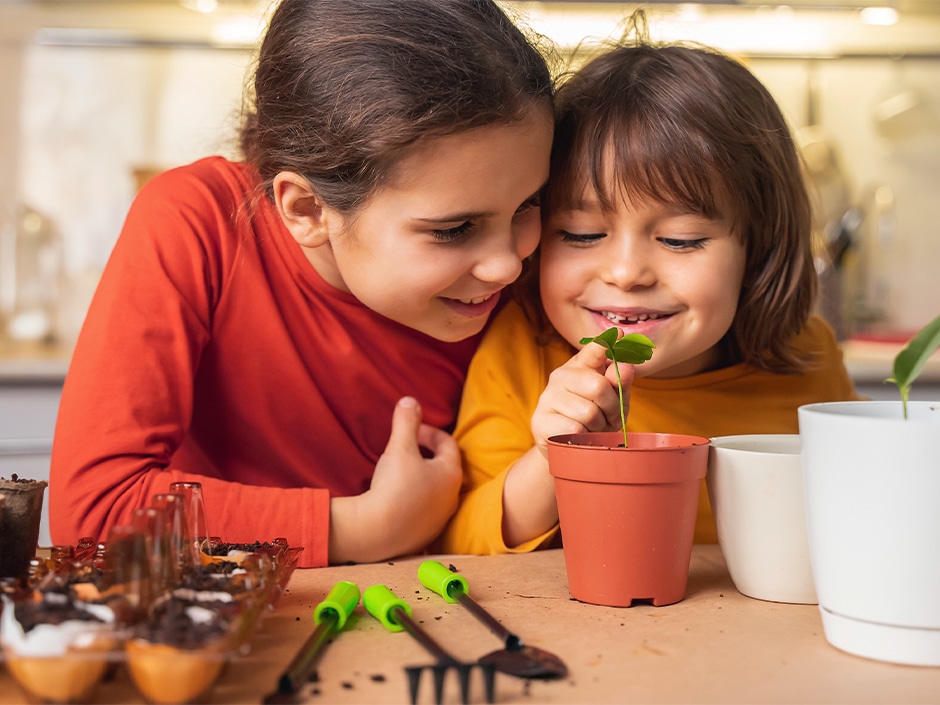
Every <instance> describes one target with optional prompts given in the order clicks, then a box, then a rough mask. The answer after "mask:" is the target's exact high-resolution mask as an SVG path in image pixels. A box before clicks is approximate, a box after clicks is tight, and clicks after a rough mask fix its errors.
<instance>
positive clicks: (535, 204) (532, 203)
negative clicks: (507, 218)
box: [516, 195, 542, 215]
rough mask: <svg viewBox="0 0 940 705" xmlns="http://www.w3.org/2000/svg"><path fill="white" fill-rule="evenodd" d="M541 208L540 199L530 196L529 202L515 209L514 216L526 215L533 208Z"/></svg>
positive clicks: (536, 196)
mask: <svg viewBox="0 0 940 705" xmlns="http://www.w3.org/2000/svg"><path fill="white" fill-rule="evenodd" d="M541 206H542V197H541V196H540V195H535V196H532V198H530V199H529V200H527V201H526V202H525V203H523V204H522V205H521V206H519V207H518V208H517V209H516V215H522V214H523V213H528V212H529V211H530V210H532V209H534V208H541Z"/></svg>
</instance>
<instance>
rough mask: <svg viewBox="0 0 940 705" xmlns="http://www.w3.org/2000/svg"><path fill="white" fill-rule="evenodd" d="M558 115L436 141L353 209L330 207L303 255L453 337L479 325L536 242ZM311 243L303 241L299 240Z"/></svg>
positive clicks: (381, 303)
mask: <svg viewBox="0 0 940 705" xmlns="http://www.w3.org/2000/svg"><path fill="white" fill-rule="evenodd" d="M551 141H552V116H551V112H550V110H548V109H545V108H542V106H539V107H538V108H534V109H533V110H532V111H530V113H529V115H528V116H527V117H526V118H525V119H524V120H520V121H518V122H513V123H508V124H499V125H491V126H486V127H481V128H478V129H475V130H472V131H470V132H465V133H458V134H454V135H448V136H445V137H435V138H430V139H428V141H427V142H425V143H424V144H422V145H419V146H418V147H417V148H416V149H415V150H414V151H412V152H411V153H410V154H409V155H408V156H406V157H405V158H404V159H403V160H402V162H401V163H400V164H399V165H398V166H397V167H396V169H395V172H394V174H395V176H394V178H393V180H392V181H391V182H390V183H389V184H387V185H386V186H384V187H383V188H381V189H380V190H379V191H378V192H376V193H375V194H373V195H372V197H370V198H369V200H368V201H367V202H366V203H365V205H364V206H363V207H362V208H360V209H359V210H358V211H357V212H356V213H355V214H353V215H352V216H347V215H344V214H341V213H338V212H336V211H333V210H330V209H329V208H328V207H324V208H323V209H322V216H320V218H321V226H322V230H321V232H322V233H323V236H322V237H321V238H320V239H318V240H317V241H316V244H315V246H307V247H305V248H304V252H305V254H306V255H307V258H308V259H309V260H310V262H311V263H312V264H313V266H314V268H315V269H316V270H317V272H318V273H319V274H320V276H322V277H323V278H324V279H325V280H326V281H327V282H329V283H330V284H332V285H333V286H334V287H336V288H337V289H339V290H341V291H346V292H349V293H351V294H353V295H354V296H355V297H356V298H357V299H359V300H360V301H361V302H362V303H363V304H365V305H366V306H368V307H369V308H371V309H372V310H374V311H377V312H378V313H381V314H382V315H384V316H386V317H387V318H390V319H392V320H394V321H397V322H398V323H401V324H403V325H406V326H408V327H410V328H414V329H415V330H418V331H421V332H422V333H425V334H427V335H429V336H431V337H433V338H436V339H438V340H444V341H458V340H463V339H465V338H468V337H470V336H472V335H475V334H476V333H479V332H480V331H481V330H482V329H483V326H484V324H485V323H486V321H487V319H488V318H489V315H490V313H492V311H493V309H494V308H495V306H496V304H497V302H498V301H499V296H500V292H501V291H502V289H504V288H505V287H506V286H507V285H508V284H510V283H511V282H512V281H514V280H515V279H516V278H517V277H518V276H519V274H520V272H521V270H522V260H523V259H525V258H526V257H528V256H529V255H530V254H532V252H533V251H534V250H535V248H536V247H537V246H538V241H539V236H540V233H541V218H540V209H539V193H540V190H541V188H542V186H543V185H544V183H545V181H546V179H547V178H548V162H549V152H550V149H551ZM301 244H303V242H302V243H301Z"/></svg>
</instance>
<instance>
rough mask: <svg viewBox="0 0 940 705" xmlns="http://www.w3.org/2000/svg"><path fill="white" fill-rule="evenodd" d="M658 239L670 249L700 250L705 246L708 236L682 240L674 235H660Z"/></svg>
mask: <svg viewBox="0 0 940 705" xmlns="http://www.w3.org/2000/svg"><path fill="white" fill-rule="evenodd" d="M659 241H660V242H661V243H663V245H665V246H666V247H668V248H669V249H670V250H700V249H702V248H703V247H705V243H706V242H708V238H705V237H700V238H696V239H694V240H683V239H681V238H676V237H661V238H659Z"/></svg>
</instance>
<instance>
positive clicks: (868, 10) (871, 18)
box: [858, 7, 898, 27]
mask: <svg viewBox="0 0 940 705" xmlns="http://www.w3.org/2000/svg"><path fill="white" fill-rule="evenodd" d="M858 14H859V16H860V17H861V19H862V22H864V23H865V24H870V25H882V26H885V27H888V26H891V25H893V24H897V22H898V11H897V10H895V9H894V8H893V7H865V8H862V9H861V10H860V11H859V13H858Z"/></svg>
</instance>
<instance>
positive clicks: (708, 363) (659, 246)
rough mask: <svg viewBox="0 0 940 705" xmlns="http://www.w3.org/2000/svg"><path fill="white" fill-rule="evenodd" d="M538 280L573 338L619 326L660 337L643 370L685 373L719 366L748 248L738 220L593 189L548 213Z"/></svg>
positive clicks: (549, 308)
mask: <svg viewBox="0 0 940 705" xmlns="http://www.w3.org/2000/svg"><path fill="white" fill-rule="evenodd" d="M540 256H541V264H540V275H539V279H540V287H541V296H542V303H543V305H544V307H545V311H546V313H547V314H548V317H549V319H550V320H551V322H552V324H553V325H554V326H555V328H556V329H557V330H558V332H559V333H560V334H561V335H562V336H563V337H564V338H565V339H566V340H567V341H568V342H569V343H571V344H572V345H574V346H575V347H579V345H578V341H579V340H580V339H581V338H583V337H586V336H594V335H597V334H598V333H600V332H602V331H603V330H605V329H606V328H609V327H610V326H612V325H616V326H619V327H620V328H621V329H622V330H623V331H624V332H625V333H642V334H644V335H646V336H648V337H649V338H650V339H651V340H652V341H653V342H654V343H655V344H656V350H655V351H654V354H653V358H652V360H650V361H649V362H646V363H644V364H643V365H640V366H639V367H637V369H636V373H637V376H640V377H684V376H687V375H692V374H696V373H699V372H704V371H706V370H709V369H713V368H715V367H717V366H720V364H721V360H720V356H719V350H718V342H719V341H720V340H721V338H722V337H723V336H724V335H725V333H727V331H728V329H729V328H730V327H731V324H732V322H733V321H734V316H735V312H736V310H737V305H738V298H739V296H740V293H741V282H742V280H743V277H744V261H745V248H744V245H743V243H742V241H741V238H740V237H738V236H737V235H736V234H735V233H734V232H733V229H732V226H731V223H730V221H724V220H711V219H709V218H706V217H704V216H701V215H699V214H691V213H683V212H680V211H678V210H677V209H676V208H674V207H673V206H669V205H665V204H661V203H651V202H644V203H638V204H634V203H628V202H626V201H625V200H623V199H619V200H618V202H617V204H616V209H615V210H613V211H612V212H606V211H604V210H603V209H602V208H601V207H600V204H599V203H598V201H597V199H596V198H595V197H594V194H593V193H591V192H588V193H586V194H585V197H584V198H582V199H581V201H580V203H578V204H576V205H575V206H573V207H571V208H566V209H559V210H557V211H553V212H552V213H551V214H549V216H548V218H547V220H546V223H545V227H544V229H543V232H542V242H541V255H540Z"/></svg>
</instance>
